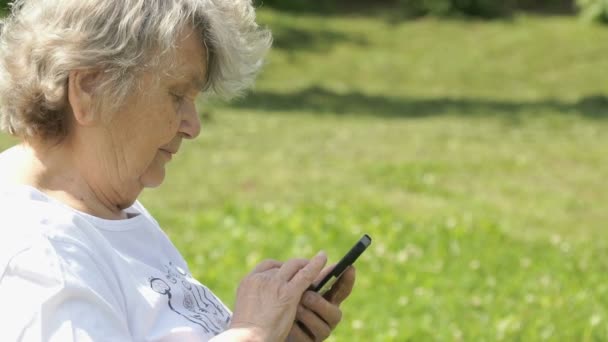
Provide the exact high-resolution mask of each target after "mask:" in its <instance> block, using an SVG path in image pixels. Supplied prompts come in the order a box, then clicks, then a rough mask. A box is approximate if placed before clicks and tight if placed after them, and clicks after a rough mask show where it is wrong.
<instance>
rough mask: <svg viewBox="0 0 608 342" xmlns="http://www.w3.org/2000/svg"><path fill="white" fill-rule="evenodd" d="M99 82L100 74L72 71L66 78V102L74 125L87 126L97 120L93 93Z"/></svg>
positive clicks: (97, 114)
mask: <svg viewBox="0 0 608 342" xmlns="http://www.w3.org/2000/svg"><path fill="white" fill-rule="evenodd" d="M100 80H101V72H99V71H91V70H74V71H71V72H70V76H69V78H68V102H69V104H70V107H71V109H72V114H73V115H74V120H75V121H76V124H79V125H83V126H89V125H93V124H95V123H96V122H97V121H98V120H99V119H100V117H99V113H97V112H96V108H95V107H96V106H95V101H94V100H93V99H94V93H95V90H96V89H97V87H98V86H99V82H100Z"/></svg>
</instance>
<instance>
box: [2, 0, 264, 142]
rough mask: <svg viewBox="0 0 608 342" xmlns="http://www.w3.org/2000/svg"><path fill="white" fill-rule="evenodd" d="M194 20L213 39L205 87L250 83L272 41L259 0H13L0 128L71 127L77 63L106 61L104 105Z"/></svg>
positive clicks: (87, 65)
mask: <svg viewBox="0 0 608 342" xmlns="http://www.w3.org/2000/svg"><path fill="white" fill-rule="evenodd" d="M187 25H192V27H194V28H195V29H197V30H199V32H200V33H201V35H202V37H203V40H204V41H203V42H201V43H202V44H204V45H205V46H206V48H207V58H208V60H207V82H206V84H205V87H204V89H202V90H205V91H208V92H209V93H213V94H217V95H219V96H222V97H224V98H229V97H232V96H235V95H238V94H239V93H241V92H242V91H243V90H244V89H245V88H247V87H248V86H250V85H251V83H252V82H253V79H254V78H255V76H256V74H257V72H258V71H259V69H260V67H261V65H262V61H263V58H264V56H265V54H266V52H267V50H268V48H269V47H270V44H271V35H270V33H269V32H268V31H267V30H264V29H262V28H260V27H259V26H258V25H257V24H256V22H255V11H254V8H253V6H252V3H251V0H16V1H14V2H13V4H12V11H11V15H10V16H9V17H8V18H7V19H6V20H4V21H3V23H2V30H1V33H0V130H3V131H6V132H9V133H11V134H13V135H16V136H19V137H22V138H26V139H27V138H31V137H39V138H43V139H48V138H58V139H61V138H63V137H65V136H67V134H68V128H67V112H68V109H69V108H68V103H67V84H68V76H69V73H70V71H73V70H83V69H93V70H95V69H96V70H101V71H103V82H102V83H101V85H100V86H99V87H98V89H97V91H98V93H97V98H98V99H99V100H98V102H99V103H98V105H99V108H106V109H109V110H116V109H118V107H119V106H120V105H121V104H122V103H123V102H124V100H125V99H126V97H127V95H128V94H129V92H130V90H132V89H133V87H134V86H135V85H136V83H137V81H138V76H139V75H140V72H141V71H143V70H146V69H147V68H150V67H151V66H152V65H154V64H155V63H159V62H160V61H161V58H160V56H163V55H165V54H166V53H167V52H170V51H173V50H172V49H174V47H175V44H176V43H177V42H176V40H177V37H178V35H179V34H180V32H181V30H182V29H183V28H184V27H186V26H187Z"/></svg>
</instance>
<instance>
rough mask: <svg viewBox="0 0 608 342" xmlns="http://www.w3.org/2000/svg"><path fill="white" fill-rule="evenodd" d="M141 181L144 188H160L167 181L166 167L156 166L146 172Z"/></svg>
mask: <svg viewBox="0 0 608 342" xmlns="http://www.w3.org/2000/svg"><path fill="white" fill-rule="evenodd" d="M139 179H140V181H141V184H142V185H143V186H144V188H156V187H158V186H159V185H161V184H162V183H163V181H164V180H165V167H164V165H162V166H161V165H156V167H154V168H152V169H148V170H146V172H145V173H144V174H143V175H142V176H141V177H140V178H139Z"/></svg>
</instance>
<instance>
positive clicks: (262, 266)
mask: <svg viewBox="0 0 608 342" xmlns="http://www.w3.org/2000/svg"><path fill="white" fill-rule="evenodd" d="M281 265H283V263H282V262H280V261H277V260H272V259H267V260H264V261H262V262H260V263H259V264H257V266H256V267H255V268H254V269H253V271H251V273H261V272H266V271H268V270H271V269H273V268H278V267H281Z"/></svg>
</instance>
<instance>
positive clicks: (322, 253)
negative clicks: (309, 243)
mask: <svg viewBox="0 0 608 342" xmlns="http://www.w3.org/2000/svg"><path fill="white" fill-rule="evenodd" d="M319 256H323V257H327V253H325V251H323V250H321V251H319V253H317V255H316V257H319Z"/></svg>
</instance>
